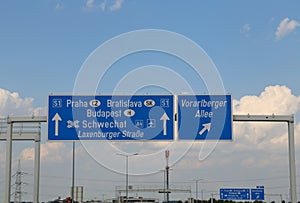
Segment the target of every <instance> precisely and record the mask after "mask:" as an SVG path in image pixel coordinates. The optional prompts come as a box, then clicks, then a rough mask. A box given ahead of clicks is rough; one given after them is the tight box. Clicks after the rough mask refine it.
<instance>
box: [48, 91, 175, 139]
mask: <svg viewBox="0 0 300 203" xmlns="http://www.w3.org/2000/svg"><path fill="white" fill-rule="evenodd" d="M173 121H174V96H172V95H133V96H129V95H123V96H113V95H110V96H103V95H96V96H72V95H50V96H49V98H48V124H47V125H48V140H59V141H77V140H114V141H117V140H121V141H126V140H127V141H131V140H173V134H174V122H173Z"/></svg>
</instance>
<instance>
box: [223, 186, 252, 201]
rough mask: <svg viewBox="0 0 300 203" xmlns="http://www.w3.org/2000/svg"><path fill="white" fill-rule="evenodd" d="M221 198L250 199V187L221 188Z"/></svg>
mask: <svg viewBox="0 0 300 203" xmlns="http://www.w3.org/2000/svg"><path fill="white" fill-rule="evenodd" d="M220 199H221V200H250V189H247V188H221V189H220Z"/></svg>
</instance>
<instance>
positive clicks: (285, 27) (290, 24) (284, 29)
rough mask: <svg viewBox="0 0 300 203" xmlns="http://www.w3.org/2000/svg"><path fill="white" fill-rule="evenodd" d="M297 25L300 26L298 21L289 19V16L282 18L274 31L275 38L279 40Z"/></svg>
mask: <svg viewBox="0 0 300 203" xmlns="http://www.w3.org/2000/svg"><path fill="white" fill-rule="evenodd" d="M297 27H300V22H298V21H296V20H290V19H289V18H285V19H283V20H282V21H281V22H280V24H279V26H278V27H277V30H276V33H275V36H276V39H277V40H279V39H281V38H283V37H284V36H286V35H288V34H290V33H291V32H293V30H295V29H296V28H297Z"/></svg>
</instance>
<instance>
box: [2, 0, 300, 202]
mask: <svg viewBox="0 0 300 203" xmlns="http://www.w3.org/2000/svg"><path fill="white" fill-rule="evenodd" d="M299 7H300V2H299V1H297V0H293V1H271V0H268V1H259V0H254V1H238V0H235V1H234V0H228V1H197V0H192V1H178V0H166V1H158V0H154V1H140V0H130V1H129V0H85V1H67V0H44V1H15V0H12V1H3V2H1V6H0V67H1V70H2V71H1V74H0V88H1V89H3V90H6V92H5V91H4V93H2V94H1V95H2V98H0V100H1V99H2V103H1V102H0V104H1V106H0V107H1V111H2V112H0V115H1V116H7V114H9V113H12V114H26V113H27V114H29V115H30V114H31V111H33V110H36V111H39V112H44V111H43V110H44V109H45V107H46V100H47V95H49V94H52V93H53V94H71V93H72V92H73V88H74V84H75V81H76V77H77V74H78V73H79V70H80V68H81V67H82V65H83V63H84V62H85V60H86V59H87V58H88V56H89V55H90V54H91V53H92V52H93V51H94V50H95V49H96V48H97V47H98V46H100V45H101V44H103V43H104V42H106V41H107V40H110V39H111V38H113V37H116V36H118V35H120V34H123V33H126V32H131V31H135V30H140V29H162V30H168V31H172V32H175V33H178V34H180V35H183V36H185V37H187V38H189V39H191V40H192V41H194V42H195V43H196V44H198V45H199V46H200V47H202V48H203V50H204V51H205V52H206V53H207V54H208V56H209V57H210V58H211V59H212V61H213V63H214V64H215V65H216V68H217V70H218V71H219V73H220V77H221V79H222V80H223V84H224V88H225V91H226V92H229V93H231V94H232V97H233V99H235V100H236V104H239V106H237V107H234V109H235V110H236V113H248V112H255V113H274V112H275V113H276V112H278V113H282V114H290V113H295V114H296V115H297V114H299V113H300V110H299V109H300V108H299V107H300V105H299V101H298V100H299V95H300V89H299V87H300V80H299V78H298V77H299V74H300V71H299V70H300V69H299V67H300V57H299V56H300V55H299V53H300V13H299ZM153 64H156V65H163V66H166V67H168V68H170V69H172V70H174V71H177V72H178V73H179V74H180V75H182V76H183V77H184V78H186V79H187V80H189V82H190V83H191V84H192V85H193V87H195V86H197V85H199V86H200V88H199V90H197V93H203V92H205V93H207V90H206V89H205V86H203V81H198V80H199V78H197V77H195V75H194V74H193V72H191V70H189V69H188V67H187V65H186V64H184V63H183V62H182V61H179V60H178V59H175V58H174V57H173V58H172V57H170V56H166V55H165V54H162V53H150V52H145V53H138V54H135V55H132V56H131V57H128V58H125V59H124V60H120V61H118V63H116V64H115V65H114V66H113V67H112V69H111V70H110V72H109V73H108V74H107V77H106V78H104V80H103V81H104V84H103V86H105V87H103V88H104V89H103V92H104V93H108V94H111V93H112V92H113V86H114V84H115V83H117V82H118V80H119V79H120V78H122V76H123V75H125V74H126V73H127V72H129V71H131V70H133V69H134V68H136V67H141V66H145V65H153ZM145 77H147V76H145ZM99 89H100V88H99ZM147 91H148V92H149V91H154V93H156V91H157V90H156V89H155V88H154V89H151V88H150V89H147ZM13 92H17V93H18V94H19V95H18V96H15V97H11V95H13ZM151 93H152V92H151ZM9 95H10V97H7V98H8V99H7V100H5V99H4V98H6V97H5V96H9ZM26 98H33V100H32V101H31V100H30V101H29V100H26ZM284 98H290V99H291V100H285V99H284ZM9 99H11V102H12V104H14V103H18V102H20V103H21V104H23V105H24V106H25V107H24V108H23V109H22V107H19V106H13V105H10V103H9ZM256 102H257V103H258V104H259V105H260V106H256V105H257V103H256ZM279 102H283V103H284V104H286V105H287V106H289V107H290V108H281V109H278V108H277V106H276V104H278V103H279ZM246 104H247V105H248V106H247V105H246ZM41 109H42V110H41ZM296 124H297V126H298V123H296ZM254 128H255V127H253V129H254ZM247 129H248V128H247ZM255 129H256V128H255ZM297 129H298V128H297ZM299 129H300V128H299ZM299 129H298V130H299ZM248 130H249V129H248ZM236 132H237V133H245V131H244V130H242V129H241V127H238V130H236ZM299 132H300V130H299ZM247 133H250V132H247ZM252 133H254V134H255V135H257V136H259V135H261V134H266V132H265V131H260V128H259V130H257V129H256V131H255V132H252ZM284 133H285V132H282V133H281V134H280V136H281V135H282V134H284ZM237 137H238V135H237ZM247 139H248V138H247ZM247 139H246V141H249V140H247ZM249 139H250V141H253V143H256V144H257V140H256V139H254V140H253V139H252V138H249ZM273 139H275V138H272V140H273ZM258 140H259V139H258ZM246 141H245V140H243V139H242V140H240V142H241V144H240V145H241V146H242V147H241V146H240V145H239V143H237V144H236V145H239V146H237V149H241V148H242V149H243V150H242V151H241V152H240V154H243V153H245V154H246V155H247V153H249V151H248V150H249V149H248V148H247V147H246V145H245V144H244V142H246ZM273 141H274V140H273ZM275 141H276V144H278V143H279V144H278V146H285V144H284V142H283V143H282V142H280V141H278V140H276V139H275ZM275 141H274V142H275ZM44 144H45V150H49V151H50V152H51V150H50V149H52V150H53V148H51V147H49V146H48V145H47V144H46V143H45V142H44ZM281 144H282V145H281ZM298 144H299V143H298ZM150 145H151V144H145V146H142V147H149V151H151V150H155V149H157V148H159V147H157V146H155V147H154V146H150ZM1 146H2V150H3V148H5V145H3V143H2V144H1V145H0V151H2V150H1ZM162 146H164V145H163V144H162ZM222 146H223V144H221V147H220V149H219V151H221V152H224V153H227V151H226V148H227V147H225V148H222ZM276 146H277V145H276ZM26 147H28V146H27V145H26V146H25V147H20V148H19V150H18V152H17V153H16V154H15V157H18V154H19V153H20V154H21V155H22V154H23V155H24V154H26V153H29V152H30V150H29V151H28V150H27V151H26V150H25V152H24V151H22V150H23V149H24V148H25V149H26ZM29 147H32V146H30V145H29ZM56 147H57V149H59V150H58V151H59V152H61V153H68V152H69V151H65V149H64V144H57V146H56ZM68 147H69V146H68ZM120 147H121V148H122V147H123V148H124V149H128V148H129V147H130V146H120ZM137 147H138V148H142V147H141V146H137ZM245 147H246V148H245ZM279 148H280V147H278V148H276V150H277V149H278V150H279ZM55 149H56V148H55ZM159 149H160V148H159ZM79 150H82V152H83V151H84V149H79ZM255 150H257V151H260V150H262V148H259V147H258V148H255ZM276 150H275V152H276V153H275V152H274V153H275V154H277V153H278V157H279V158H278V157H275V158H274V160H281V159H280V158H282V157H281V154H286V151H280V150H279V151H276ZM272 152H273V151H272ZM50 154H51V153H50ZM83 154H84V153H83ZM216 154H217V153H215V154H214V155H212V157H211V158H210V160H209V161H207V162H205V164H204V165H205V167H207V168H205V169H206V170H209V171H211V173H209V172H207V171H205V172H203V174H200V176H206V177H207V178H204V179H206V180H207V182H208V183H207V184H208V185H209V187H211V188H210V190H215V189H216V188H217V187H218V186H219V185H218V184H215V185H213V184H214V183H216V182H213V181H214V180H212V179H213V177H215V179H218V178H219V179H227V177H225V176H222V175H220V174H218V175H216V174H215V173H214V172H216V171H215V168H214V167H213V163H215V162H219V161H220V159H218V158H220V157H219V156H218V155H216ZM228 154H230V153H229V152H228ZM56 155H57V157H59V154H55V155H53V156H54V157H52V158H49V157H48V158H47V156H46V158H45V161H44V162H42V164H44V165H42V169H44V170H45V172H43V173H42V174H45V173H47V167H48V164H50V165H51V164H57V163H60V164H62V163H61V162H60V161H59V160H58V162H56V161H57V159H56V158H57V157H56ZM24 156H25V155H24ZM82 156H83V159H87V160H88V158H86V157H85V156H84V155H82ZM86 156H87V155H86ZM214 156H216V158H215V159H214ZM25 157H26V156H25ZM193 157H197V149H194V151H193V153H191V154H188V155H187V160H183V161H182V162H181V163H180V164H179V165H177V166H175V168H176V167H177V170H178V171H180V172H182V174H185V173H184V170H183V167H182V166H184V163H188V164H191V171H193V172H195V174H196V175H195V176H198V174H197V170H198V169H199V167H200V165H199V163H196V164H195V166H194V167H193V165H192V162H191V161H190V160H192V158H193ZM285 158H286V157H285ZM47 159H49V160H50V161H49V162H47ZM244 159H245V157H244V158H243V157H239V158H237V160H241V162H243V161H245V160H244ZM266 159H268V158H262V161H261V166H259V167H258V168H259V169H258V168H254V169H257V170H258V171H260V172H258V173H257V174H255V173H254V174H252V175H251V174H250V175H249V174H248V175H249V178H250V179H251V178H252V179H253V178H254V177H257V176H256V175H258V174H259V173H261V174H260V175H258V176H259V177H263V175H262V174H265V175H269V173H268V172H267V171H268V170H267V168H268V167H269V165H268V166H267V167H265V165H264V164H263V163H264V161H263V160H266ZM213 160H215V161H213ZM221 160H222V159H221ZM297 160H299V158H297ZM0 161H4V160H3V159H0ZM119 161H120V160H119ZM28 162H30V159H29V160H28ZM87 162H88V164H90V166H93V167H96V166H98V165H97V164H95V163H93V160H92V159H91V160H89V161H87ZM68 163H69V162H66V163H65V164H62V168H68ZM210 163H212V164H210ZM234 163H235V162H234ZM247 163H248V164H250V165H251V163H253V160H252V159H251V158H249V159H247ZM247 163H245V166H249V165H247ZM30 164H31V162H30V163H29V164H28V166H27V167H28V170H30V167H31V165H30ZM201 164H202V162H201ZM224 164H225V165H226V163H224ZM298 165H299V164H298ZM189 166H190V165H189ZM25 167H26V163H25ZM210 167H212V168H210ZM219 167H220V166H219ZM221 167H222V166H221ZM236 167H237V166H236ZM274 167H275V168H276V167H277V166H274ZM50 168H51V167H50ZM200 168H201V167H200ZM237 168H239V167H237ZM241 168H242V169H243V170H244V169H245V168H243V167H241ZM0 169H1V171H0V172H1V174H3V171H4V168H3V167H0ZM2 169H3V170H2ZM201 169H202V168H201ZM242 169H240V170H242ZM78 170H79V171H82V172H85V173H91V171H89V169H88V168H84V167H82V168H80V169H78ZM99 170H100V171H103V173H104V174H106V175H107V176H110V177H112V180H116V179H117V180H123V179H122V178H123V176H122V175H120V174H114V173H113V172H111V171H109V170H105V168H102V169H99ZM174 170H175V169H174ZM228 171H230V170H229V169H228ZM240 173H241V172H238V171H236V174H238V177H237V178H236V179H243V175H242V174H240ZM92 174H94V173H91V175H92ZM64 175H66V176H67V175H68V174H64ZM52 176H57V175H56V174H55V169H53V174H52ZM187 176H188V177H187ZM190 176H192V175H190V174H189V175H186V176H185V175H183V176H182V177H183V178H182V179H180V176H178V177H176V178H177V179H178V181H186V180H183V179H188V180H189V181H191V180H192V179H193V178H194V177H190ZM275 176H280V177H282V176H284V177H285V176H287V173H286V171H285V169H284V168H280V167H279V168H278V171H277V173H275V174H271V175H270V177H275ZM2 177H3V176H2ZM115 177H118V178H116V179H115ZM159 177H160V176H159V175H157V174H156V176H154V177H146V179H147V178H150V179H151V178H153V179H159ZM58 178H59V177H58ZM86 178H87V179H88V178H92V177H86ZM137 178H138V179H140V180H141V181H143V180H144V179H143V178H144V177H137ZM99 179H101V177H99ZM231 179H232V178H229V180H231ZM233 179H235V178H233ZM298 179H299V178H298ZM117 180H116V181H117ZM1 181H3V179H2V178H1V179H0V183H1V184H2V182H1ZM210 181H212V183H211V182H210ZM298 182H299V181H298ZM109 183H110V184H114V183H115V182H109ZM120 184H121V183H120ZM2 185H3V184H2ZM111 187H112V188H113V186H111ZM45 188H47V187H44V189H43V188H42V189H41V192H42V193H43V192H44V193H46V192H45V190H46V189H45ZM100 188H101V187H100ZM0 189H1V188H0ZM285 189H286V188H285ZM112 190H113V189H112ZM66 191H68V190H66ZM90 191H92V190H90ZM298 191H299V188H298ZM54 192H57V191H54ZM110 192H111V191H110ZM271 192H273V191H271ZM285 192H286V191H285ZM112 194H114V192H111V194H109V195H108V196H111V195H112ZM61 195H65V194H61ZM89 195H90V196H89ZM96 195H98V196H99V194H97V193H96V192H93V191H92V192H91V193H90V194H89V193H88V194H87V196H88V197H89V198H93V197H92V196H96ZM208 195H209V192H207V194H206V196H208ZM298 196H299V195H298ZM1 198H3V196H1V195H0V200H1ZM46 198H51V196H50V197H49V196H42V199H46Z"/></svg>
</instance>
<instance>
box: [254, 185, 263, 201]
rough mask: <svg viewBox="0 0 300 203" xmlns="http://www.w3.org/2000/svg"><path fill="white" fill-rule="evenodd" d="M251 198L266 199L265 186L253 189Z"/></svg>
mask: <svg viewBox="0 0 300 203" xmlns="http://www.w3.org/2000/svg"><path fill="white" fill-rule="evenodd" d="M251 199H252V200H264V199H265V191H264V188H255V189H251Z"/></svg>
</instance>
